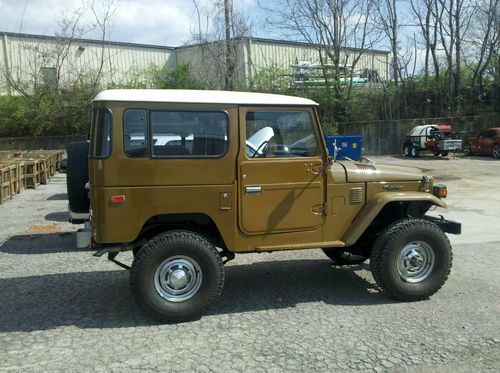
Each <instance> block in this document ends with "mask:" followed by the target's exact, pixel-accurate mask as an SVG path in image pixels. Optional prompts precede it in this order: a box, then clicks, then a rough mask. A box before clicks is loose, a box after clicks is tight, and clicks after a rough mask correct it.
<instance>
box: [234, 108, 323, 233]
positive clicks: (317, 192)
mask: <svg viewBox="0 0 500 373" xmlns="http://www.w3.org/2000/svg"><path fill="white" fill-rule="evenodd" d="M313 115H314V113H313V112H312V111H311V110H310V109H297V108H294V109H279V110H278V109H268V108H240V124H242V125H241V127H240V128H241V129H242V132H243V133H242V134H241V137H240V138H241V140H242V142H243V143H244V146H243V147H242V149H241V151H240V156H239V170H238V171H239V172H238V174H239V175H238V177H239V185H238V188H239V199H240V211H239V226H240V229H241V230H242V231H243V232H245V233H247V234H262V233H280V232H291V231H301V230H314V229H317V228H319V227H321V225H322V223H323V218H324V213H323V202H324V172H323V171H324V167H323V166H324V161H323V157H322V154H321V147H320V142H319V141H318V140H319V133H318V132H317V131H316V130H315V128H314V126H313V123H314V122H313V118H314V117H313ZM243 148H244V149H243Z"/></svg>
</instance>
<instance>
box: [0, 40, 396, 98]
mask: <svg viewBox="0 0 500 373" xmlns="http://www.w3.org/2000/svg"><path fill="white" fill-rule="evenodd" d="M0 39H1V41H0V43H1V51H0V71H1V73H0V91H1V92H3V93H8V92H10V91H12V85H13V84H16V85H17V86H18V87H20V88H23V89H24V88H25V89H27V90H28V89H29V87H33V85H35V84H51V82H54V81H56V82H57V84H59V85H60V86H65V85H66V86H67V85H71V84H75V81H78V79H81V78H82V77H85V78H87V79H90V80H92V79H94V78H96V77H99V81H100V84H101V86H104V87H106V86H111V85H120V84H127V83H130V82H133V81H134V79H135V78H136V77H137V76H139V74H138V72H140V71H142V70H144V69H147V68H149V67H151V66H152V65H154V66H157V67H167V68H168V69H173V68H175V67H176V66H177V65H179V64H181V63H187V64H189V65H190V68H191V71H193V72H194V73H195V75H196V76H197V77H198V78H199V79H206V78H207V77H208V76H214V75H215V76H217V72H216V71H215V70H214V69H216V66H217V65H218V61H219V62H220V61H223V59H224V42H215V43H211V44H196V45H189V46H181V47H166V46H158V45H145V44H132V43H124V42H109V41H99V40H88V39H71V40H69V39H64V38H58V37H51V36H42V35H29V34H18V33H9V32H0ZM234 48H235V52H236V53H235V54H236V56H237V58H236V70H235V76H236V79H237V81H238V83H239V84H240V85H243V86H244V85H245V84H246V83H247V82H248V81H249V79H251V78H252V77H253V76H254V75H255V74H256V73H257V72H258V71H260V70H262V69H264V68H268V67H277V68H282V69H289V68H290V66H292V65H293V64H296V63H297V61H302V62H303V61H306V62H309V63H311V64H317V63H319V54H318V46H315V45H311V44H307V43H300V42H290V41H278V40H269V39H260V38H250V37H244V38H238V39H235V40H234ZM360 53H361V51H360V50H357V49H344V50H343V53H342V58H343V60H344V62H343V63H344V64H345V65H347V66H348V65H349V64H350V63H351V61H352V60H353V59H354V58H356V56H357V55H358V54H360ZM388 67H389V52H386V51H380V50H370V51H368V52H366V51H365V52H363V53H362V55H361V57H360V59H359V62H358V63H357V65H356V68H357V69H370V70H372V71H376V72H377V74H378V76H379V77H380V78H381V79H382V80H387V79H388V77H389V72H388ZM210 70H212V72H214V73H215V74H210ZM219 75H220V74H219ZM9 77H10V79H9ZM218 79H219V82H216V81H215V82H212V84H211V85H212V88H217V85H218V83H220V82H222V81H223V77H220V76H219V77H218Z"/></svg>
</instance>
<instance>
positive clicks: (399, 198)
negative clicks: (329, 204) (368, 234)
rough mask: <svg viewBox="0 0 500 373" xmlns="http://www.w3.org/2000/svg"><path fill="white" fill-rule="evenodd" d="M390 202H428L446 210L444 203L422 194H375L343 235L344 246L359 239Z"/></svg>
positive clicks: (434, 197) (427, 194)
mask: <svg viewBox="0 0 500 373" xmlns="http://www.w3.org/2000/svg"><path fill="white" fill-rule="evenodd" d="M390 202H428V203H430V204H432V205H435V206H439V207H442V208H446V203H444V202H443V201H442V200H440V199H439V198H437V197H436V196H434V195H433V194H429V193H424V192H400V193H394V192H381V193H377V194H375V195H374V196H373V197H372V198H371V199H370V201H368V203H367V204H366V205H365V207H363V209H361V211H360V212H359V213H358V215H357V216H356V218H355V219H354V220H353V222H352V223H351V226H350V227H349V229H347V231H346V232H345V233H344V236H343V237H342V241H344V242H345V245H346V246H351V245H353V244H355V243H356V241H357V240H358V239H359V238H360V237H361V235H362V234H363V232H364V231H365V230H366V228H368V227H369V226H370V224H371V223H372V221H373V220H374V219H375V218H376V217H377V215H378V214H379V213H380V211H382V209H383V208H384V206H385V205H387V204H388V203H390Z"/></svg>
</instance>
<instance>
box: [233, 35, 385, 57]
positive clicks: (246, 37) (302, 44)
mask: <svg viewBox="0 0 500 373" xmlns="http://www.w3.org/2000/svg"><path fill="white" fill-rule="evenodd" d="M241 38H242V39H248V40H252V41H256V42H261V43H279V44H289V45H301V46H304V47H321V46H322V45H321V44H315V43H308V42H305V41H293V40H278V39H266V38H256V37H253V36H252V37H248V36H244V37H241ZM341 49H344V50H350V51H362V50H366V51H370V52H376V53H384V54H389V53H390V52H389V51H385V50H381V49H371V48H366V49H363V48H353V47H342V48H341Z"/></svg>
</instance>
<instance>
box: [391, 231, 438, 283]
mask: <svg viewBox="0 0 500 373" xmlns="http://www.w3.org/2000/svg"><path fill="white" fill-rule="evenodd" d="M397 267H398V272H399V275H400V276H401V279H402V280H403V281H406V282H412V283H416V282H421V281H424V280H425V279H426V278H427V277H429V275H430V274H431V273H432V270H433V268H434V250H432V248H431V247H430V246H429V245H428V244H427V243H425V242H420V241H419V242H410V243H409V244H407V245H406V246H405V247H403V249H402V250H401V252H400V253H399V256H398V262H397Z"/></svg>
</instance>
